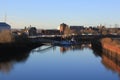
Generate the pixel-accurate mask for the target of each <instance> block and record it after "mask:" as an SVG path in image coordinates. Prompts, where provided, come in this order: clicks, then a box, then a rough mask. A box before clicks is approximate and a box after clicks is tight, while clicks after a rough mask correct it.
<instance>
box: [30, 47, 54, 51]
mask: <svg viewBox="0 0 120 80" xmlns="http://www.w3.org/2000/svg"><path fill="white" fill-rule="evenodd" d="M53 47H54V46H45V48H43V49H42V47H38V48H36V49H34V50H32V52H45V51H48V50H50V49H52V48H53Z"/></svg>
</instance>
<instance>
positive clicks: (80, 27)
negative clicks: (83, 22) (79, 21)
mask: <svg viewBox="0 0 120 80" xmlns="http://www.w3.org/2000/svg"><path fill="white" fill-rule="evenodd" d="M82 29H84V26H70V30H75V31H80V30H82Z"/></svg>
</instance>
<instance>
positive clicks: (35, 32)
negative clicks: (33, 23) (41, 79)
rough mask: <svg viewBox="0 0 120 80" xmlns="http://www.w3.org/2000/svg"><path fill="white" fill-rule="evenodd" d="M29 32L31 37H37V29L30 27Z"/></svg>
mask: <svg viewBox="0 0 120 80" xmlns="http://www.w3.org/2000/svg"><path fill="white" fill-rule="evenodd" d="M28 32H29V36H35V35H37V29H36V27H30V28H29V30H28Z"/></svg>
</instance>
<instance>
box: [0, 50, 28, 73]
mask: <svg viewBox="0 0 120 80" xmlns="http://www.w3.org/2000/svg"><path fill="white" fill-rule="evenodd" d="M29 53H30V51H29V50H25V51H23V50H22V51H21V50H18V51H17V50H9V49H8V50H1V49H0V71H1V72H3V73H8V72H10V71H11V70H12V69H13V67H14V65H15V64H16V63H18V62H25V61H26V60H27V58H28V57H29Z"/></svg>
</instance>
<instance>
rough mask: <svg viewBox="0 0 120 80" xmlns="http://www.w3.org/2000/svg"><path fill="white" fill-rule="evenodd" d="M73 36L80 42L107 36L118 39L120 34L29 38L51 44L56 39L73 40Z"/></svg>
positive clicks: (32, 40) (38, 36) (34, 41)
mask: <svg viewBox="0 0 120 80" xmlns="http://www.w3.org/2000/svg"><path fill="white" fill-rule="evenodd" d="M73 37H74V39H75V40H76V41H77V42H78V43H80V42H81V41H93V40H96V39H97V40H99V39H101V38H105V37H110V38H117V39H118V38H120V35H37V36H28V39H29V40H30V41H31V42H33V43H36V42H37V43H43V44H51V43H53V42H54V41H62V40H71V39H72V38H73Z"/></svg>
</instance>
